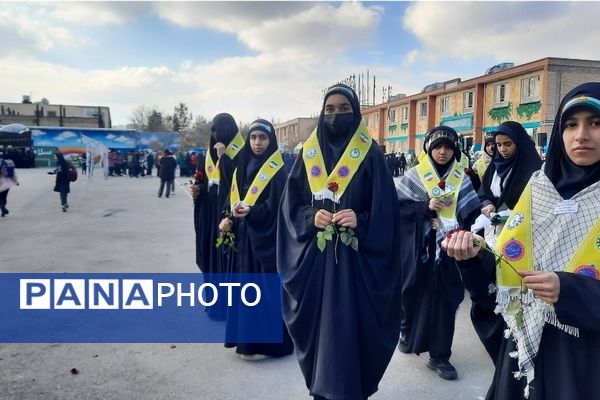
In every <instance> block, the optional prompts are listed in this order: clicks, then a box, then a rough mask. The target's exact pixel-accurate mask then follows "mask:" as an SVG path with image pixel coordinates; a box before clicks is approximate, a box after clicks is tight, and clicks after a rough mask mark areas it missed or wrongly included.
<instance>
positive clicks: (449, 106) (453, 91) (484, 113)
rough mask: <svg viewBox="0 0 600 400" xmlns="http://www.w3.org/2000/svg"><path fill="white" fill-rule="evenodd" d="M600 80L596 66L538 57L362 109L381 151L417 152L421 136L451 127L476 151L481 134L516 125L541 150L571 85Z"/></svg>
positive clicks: (581, 61) (422, 137)
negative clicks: (518, 124)
mask: <svg viewBox="0 0 600 400" xmlns="http://www.w3.org/2000/svg"><path fill="white" fill-rule="evenodd" d="M590 81H600V61H593V60H576V59H565V58H544V59H541V60H537V61H533V62H530V63H526V64H522V65H518V66H513V65H512V64H499V65H498V66H495V67H494V68H490V69H489V70H488V71H487V73H486V74H485V75H482V76H478V77H476V78H473V79H468V80H466V81H462V80H461V79H460V78H457V79H452V80H449V81H446V82H440V83H435V84H432V85H428V86H427V87H426V88H425V89H424V90H423V91H422V92H421V93H417V94H414V95H409V96H406V97H403V98H401V99H398V100H394V101H391V102H388V103H383V104H377V105H375V106H373V107H369V108H366V109H364V110H362V114H363V118H364V120H365V123H366V124H367V126H368V128H369V131H370V132H371V135H372V136H373V138H375V139H376V140H377V141H378V143H379V144H380V145H384V146H385V148H386V151H388V152H390V151H394V152H407V151H416V153H419V152H420V151H421V149H422V145H423V139H424V137H425V133H426V132H427V131H428V130H429V129H431V128H433V127H435V126H437V125H447V126H451V127H453V128H454V129H456V131H457V132H458V133H459V134H460V135H461V138H462V142H463V146H464V147H465V148H471V146H474V150H478V149H479V148H480V147H481V141H482V134H483V133H484V132H488V131H493V130H495V128H496V127H497V126H498V125H500V124H501V123H502V122H504V121H507V120H513V121H517V122H519V123H521V124H522V125H523V127H525V129H526V130H527V132H528V133H529V134H530V135H531V136H532V138H533V139H534V140H535V142H536V144H537V145H538V146H540V147H542V148H543V147H544V146H546V144H547V142H548V139H549V137H548V136H549V135H550V132H551V131H552V125H553V123H554V116H555V114H556V109H557V107H558V104H559V103H560V100H561V98H562V97H563V96H564V95H565V94H566V93H567V92H568V91H569V90H571V89H572V88H574V87H575V86H577V85H579V84H581V83H585V82H590Z"/></svg>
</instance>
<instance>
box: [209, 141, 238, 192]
mask: <svg viewBox="0 0 600 400" xmlns="http://www.w3.org/2000/svg"><path fill="white" fill-rule="evenodd" d="M243 146H244V138H243V137H242V135H240V133H239V132H238V134H237V135H235V137H234V138H233V140H232V141H231V142H229V144H228V145H227V147H226V148H225V154H227V156H229V158H231V159H232V160H233V159H234V158H235V157H236V156H237V154H238V153H239V152H240V150H241V149H242V147H243ZM204 173H205V174H206V177H207V178H208V186H212V185H219V184H220V183H221V170H220V169H219V160H217V162H216V163H215V162H213V160H212V157H211V156H210V150H207V151H206V157H205V158H204Z"/></svg>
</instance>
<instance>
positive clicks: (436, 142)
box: [397, 126, 481, 379]
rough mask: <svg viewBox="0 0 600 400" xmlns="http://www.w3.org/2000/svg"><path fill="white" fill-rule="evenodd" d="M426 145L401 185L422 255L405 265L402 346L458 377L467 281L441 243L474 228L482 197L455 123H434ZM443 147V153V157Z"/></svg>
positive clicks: (405, 213) (400, 193)
mask: <svg viewBox="0 0 600 400" xmlns="http://www.w3.org/2000/svg"><path fill="white" fill-rule="evenodd" d="M425 147H426V149H427V155H424V157H423V159H422V160H421V162H420V163H419V165H418V166H416V167H413V168H411V169H410V170H409V171H408V172H407V173H406V174H405V175H404V177H403V178H402V180H401V181H400V182H399V183H398V185H397V191H398V198H399V202H400V212H401V216H402V219H403V220H406V221H416V224H417V234H416V241H415V242H414V246H415V251H416V254H417V259H416V262H415V263H412V264H404V265H403V267H404V268H403V269H402V276H403V278H402V282H403V288H402V312H401V314H402V335H401V338H400V342H399V346H398V347H399V349H400V351H402V352H404V353H416V354H420V353H424V352H429V357H430V359H429V361H428V363H427V366H428V367H429V368H431V369H432V370H434V371H436V372H437V374H438V375H439V376H440V377H441V378H443V379H456V378H457V372H456V369H455V368H454V366H452V364H451V363H450V362H449V359H450V356H451V347H452V341H453V338H454V326H455V319H456V311H457V309H458V306H459V305H460V303H461V302H462V300H463V298H464V286H463V284H462V282H461V279H460V274H459V271H458V268H457V267H456V262H455V261H454V260H452V259H450V258H448V256H447V255H446V254H445V253H444V252H441V251H440V249H439V245H438V243H439V242H440V241H441V239H442V238H444V236H445V235H446V233H448V232H449V231H450V230H452V229H456V228H459V227H461V228H466V229H469V228H470V226H471V224H472V223H473V222H474V221H475V219H476V218H477V216H478V215H479V213H480V211H479V210H480V207H481V203H480V202H479V199H478V197H477V193H476V192H475V191H474V190H473V186H472V184H471V180H470V179H469V176H468V175H466V174H465V172H464V170H463V168H462V167H461V163H460V160H461V157H464V154H461V153H460V150H459V147H458V135H457V133H456V132H455V131H454V129H452V128H450V127H446V126H440V127H437V128H433V129H432V130H431V131H429V132H428V134H427V136H426V138H425ZM440 149H443V150H440ZM439 151H443V153H442V154H443V156H442V158H441V159H440V158H438V159H437V160H438V161H439V162H438V161H436V157H439V156H438V154H439V153H438V152H439ZM434 152H435V154H434ZM436 197H437V199H436ZM432 201H433V202H436V203H437V202H439V204H440V205H441V204H443V208H442V210H440V211H438V212H436V211H435V210H434V209H432V207H433V206H432ZM438 207H439V205H438ZM434 227H435V229H434Z"/></svg>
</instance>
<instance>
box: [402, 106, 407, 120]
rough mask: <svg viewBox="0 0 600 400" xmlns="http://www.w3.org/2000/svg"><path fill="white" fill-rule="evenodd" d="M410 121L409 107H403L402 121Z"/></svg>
mask: <svg viewBox="0 0 600 400" xmlns="http://www.w3.org/2000/svg"><path fill="white" fill-rule="evenodd" d="M407 122H408V107H402V123H407Z"/></svg>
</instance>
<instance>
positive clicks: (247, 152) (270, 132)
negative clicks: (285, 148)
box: [236, 119, 279, 197]
mask: <svg viewBox="0 0 600 400" xmlns="http://www.w3.org/2000/svg"><path fill="white" fill-rule="evenodd" d="M254 131H261V132H264V133H266V134H267V136H268V137H269V146H268V147H267V149H266V150H265V152H264V153H262V154H261V155H260V156H257V155H256V154H254V152H253V151H252V147H250V134H251V133H252V132H254ZM278 149H279V147H278V146H277V136H275V128H274V127H273V125H272V124H271V123H270V122H269V121H267V120H264V119H257V120H256V121H254V122H252V124H250V128H249V131H248V139H247V140H246V142H245V143H244V147H242V149H241V150H240V152H239V154H238V156H237V157H236V159H237V165H238V172H237V174H236V181H237V185H238V187H239V188H240V196H241V197H243V196H245V194H246V191H247V189H248V187H249V186H250V184H251V183H252V181H253V180H254V177H255V176H256V174H257V173H258V170H259V169H260V167H261V166H262V165H263V164H264V162H265V161H267V160H268V159H269V157H271V155H273V153H275V152H276V151H278Z"/></svg>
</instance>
